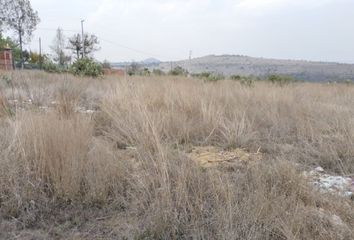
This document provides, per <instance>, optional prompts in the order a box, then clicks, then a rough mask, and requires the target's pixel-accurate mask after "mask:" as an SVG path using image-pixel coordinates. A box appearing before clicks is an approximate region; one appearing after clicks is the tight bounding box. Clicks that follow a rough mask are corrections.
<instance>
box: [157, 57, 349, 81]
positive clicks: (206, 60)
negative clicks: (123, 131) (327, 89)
mask: <svg viewBox="0 0 354 240" xmlns="http://www.w3.org/2000/svg"><path fill="white" fill-rule="evenodd" d="M172 66H173V67H176V66H181V67H183V68H185V69H187V70H188V71H189V72H191V73H200V72H217V73H222V74H224V75H226V76H230V75H233V74H237V75H245V76H248V75H255V76H267V75H269V74H284V75H291V76H293V77H294V78H296V79H298V80H305V81H345V80H354V64H341V63H332V62H311V61H301V60H278V59H266V58H254V57H248V56H240V55H222V56H215V55H210V56H205V57H201V58H195V59H192V60H191V61H189V60H183V61H178V62H173V63H172ZM159 67H160V68H161V69H162V70H164V71H169V70H170V69H171V63H168V62H165V63H161V64H160V66H159Z"/></svg>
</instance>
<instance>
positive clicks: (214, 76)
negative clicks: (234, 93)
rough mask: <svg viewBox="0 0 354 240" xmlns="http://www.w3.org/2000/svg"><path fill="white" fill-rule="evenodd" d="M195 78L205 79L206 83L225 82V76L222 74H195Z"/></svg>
mask: <svg viewBox="0 0 354 240" xmlns="http://www.w3.org/2000/svg"><path fill="white" fill-rule="evenodd" d="M192 76H193V77H196V78H200V79H203V80H205V81H211V82H214V81H219V80H224V79H225V76H224V75H222V74H220V73H211V72H202V73H195V74H192Z"/></svg>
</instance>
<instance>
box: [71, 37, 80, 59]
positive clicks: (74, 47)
mask: <svg viewBox="0 0 354 240" xmlns="http://www.w3.org/2000/svg"><path fill="white" fill-rule="evenodd" d="M68 49H70V50H71V51H72V53H73V54H74V55H76V59H79V58H80V55H81V52H82V43H81V35H80V34H75V35H74V36H72V37H71V38H69V46H68Z"/></svg>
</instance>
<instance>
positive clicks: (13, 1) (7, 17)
mask: <svg viewBox="0 0 354 240" xmlns="http://www.w3.org/2000/svg"><path fill="white" fill-rule="evenodd" d="M0 1H1V9H2V10H1V12H0V13H1V19H2V22H3V24H5V25H6V26H8V27H9V28H10V29H12V30H13V31H14V32H15V33H16V35H17V36H18V41H19V44H20V50H21V52H20V58H21V68H22V69H23V63H24V60H23V43H24V42H26V41H27V40H30V38H31V36H32V33H33V31H34V30H35V29H36V26H37V24H38V23H39V22H40V19H39V17H38V12H37V11H34V10H33V9H32V6H31V3H30V1H29V0H0Z"/></svg>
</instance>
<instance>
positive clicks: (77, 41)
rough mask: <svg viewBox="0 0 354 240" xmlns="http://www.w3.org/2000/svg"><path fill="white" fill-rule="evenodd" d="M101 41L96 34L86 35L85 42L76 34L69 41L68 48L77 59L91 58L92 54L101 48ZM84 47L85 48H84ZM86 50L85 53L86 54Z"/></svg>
mask: <svg viewBox="0 0 354 240" xmlns="http://www.w3.org/2000/svg"><path fill="white" fill-rule="evenodd" d="M98 44H99V41H98V38H97V36H96V35H94V34H88V33H85V34H84V40H82V37H81V35H80V34H75V35H74V36H72V37H71V38H70V39H69V46H68V48H69V49H70V50H71V51H72V52H73V54H74V55H76V58H77V59H80V58H84V57H90V56H91V55H92V53H94V52H95V51H98V50H99V49H100V47H99V46H98ZM83 46H85V47H84V48H83ZM84 49H85V52H84Z"/></svg>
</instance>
